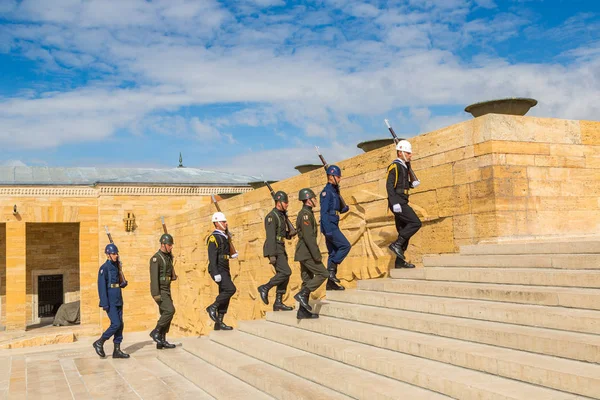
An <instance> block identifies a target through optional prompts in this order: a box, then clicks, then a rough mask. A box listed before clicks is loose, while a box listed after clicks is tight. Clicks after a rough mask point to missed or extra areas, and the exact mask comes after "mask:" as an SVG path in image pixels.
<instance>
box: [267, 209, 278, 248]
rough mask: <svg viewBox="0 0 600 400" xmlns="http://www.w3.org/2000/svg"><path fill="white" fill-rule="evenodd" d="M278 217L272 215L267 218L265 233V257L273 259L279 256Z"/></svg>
mask: <svg viewBox="0 0 600 400" xmlns="http://www.w3.org/2000/svg"><path fill="white" fill-rule="evenodd" d="M276 218H277V217H276V216H273V215H272V214H271V213H269V214H268V215H267V218H265V231H266V233H267V238H266V240H265V251H264V256H265V257H271V256H276V255H277V220H276Z"/></svg>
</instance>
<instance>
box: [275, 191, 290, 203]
mask: <svg viewBox="0 0 600 400" xmlns="http://www.w3.org/2000/svg"><path fill="white" fill-rule="evenodd" d="M273 200H275V202H278V201H281V202H282V203H287V202H288V196H287V193H286V192H283V191H281V190H280V191H278V192H277V193H275V195H274V196H273Z"/></svg>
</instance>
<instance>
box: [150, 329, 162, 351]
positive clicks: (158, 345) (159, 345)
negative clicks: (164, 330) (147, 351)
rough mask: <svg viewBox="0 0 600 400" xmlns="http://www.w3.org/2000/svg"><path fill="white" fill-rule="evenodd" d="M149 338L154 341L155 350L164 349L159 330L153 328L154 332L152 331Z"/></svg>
mask: <svg viewBox="0 0 600 400" xmlns="http://www.w3.org/2000/svg"><path fill="white" fill-rule="evenodd" d="M150 337H151V338H152V340H154V341H155V342H156V348H157V349H159V350H160V349H162V348H163V347H164V344H163V341H162V335H161V333H160V329H159V328H154V330H152V332H150Z"/></svg>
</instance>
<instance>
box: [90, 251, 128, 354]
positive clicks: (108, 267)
mask: <svg viewBox="0 0 600 400" xmlns="http://www.w3.org/2000/svg"><path fill="white" fill-rule="evenodd" d="M104 253H105V254H106V258H107V260H106V262H105V263H104V264H102V266H101V267H100V270H99V271H98V295H99V297H100V307H102V309H103V310H104V311H106V313H107V314H108V318H110V326H109V327H108V329H106V331H105V332H104V333H103V334H102V336H101V337H100V339H98V340H96V341H95V342H94V344H93V346H94V349H95V350H96V353H97V354H98V355H99V356H100V357H106V354H105V353H104V342H106V341H107V340H108V339H110V337H111V336H113V342H114V345H115V347H114V351H113V355H112V356H113V358H129V354H126V353H124V352H123V351H121V342H122V341H123V327H124V324H123V295H122V293H121V289H122V288H124V287H126V286H127V281H126V280H125V278H124V276H123V274H122V273H121V261H120V260H119V249H118V248H117V246H115V245H114V244H112V243H111V244H108V245H107V246H106V248H105V249H104Z"/></svg>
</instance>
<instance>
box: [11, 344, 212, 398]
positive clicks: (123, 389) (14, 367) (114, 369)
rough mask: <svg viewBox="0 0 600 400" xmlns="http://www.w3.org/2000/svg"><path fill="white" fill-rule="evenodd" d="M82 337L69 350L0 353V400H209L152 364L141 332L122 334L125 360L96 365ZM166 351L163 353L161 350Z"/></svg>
mask: <svg viewBox="0 0 600 400" xmlns="http://www.w3.org/2000/svg"><path fill="white" fill-rule="evenodd" d="M94 340H95V338H89V337H84V338H81V339H80V341H78V342H75V343H69V344H56V345H49V346H43V347H34V348H24V349H12V350H0V399H35V400H38V399H39V400H43V399H48V400H51V399H52V400H53V399H61V400H64V399H165V400H166V399H211V398H212V397H210V396H208V395H207V394H206V393H205V392H203V391H202V390H201V389H199V388H198V387H196V386H195V385H193V384H192V383H190V382H189V381H188V380H186V379H185V378H183V377H182V376H181V375H179V374H178V373H177V372H174V371H173V370H171V369H170V368H169V367H167V366H166V365H164V364H163V363H162V362H161V361H159V360H158V359H157V352H158V351H157V350H156V348H155V347H154V344H153V342H152V341H151V340H150V338H149V337H148V335H147V333H145V332H137V333H130V334H127V333H125V341H124V342H123V344H122V345H121V348H122V349H123V350H124V351H126V352H128V353H130V354H131V358H130V359H128V360H113V359H112V358H111V357H110V354H112V350H113V344H112V342H107V343H106V344H105V346H104V348H105V351H106V354H107V358H106V359H100V358H99V357H98V356H97V355H96V353H95V352H94V350H93V348H92V346H91V344H92V342H93V341H94ZM164 351H167V350H164Z"/></svg>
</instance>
